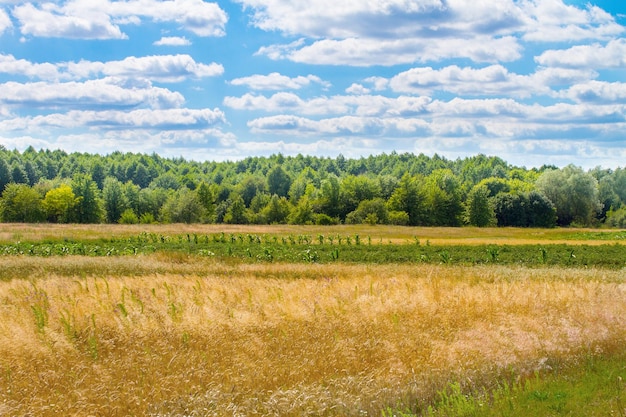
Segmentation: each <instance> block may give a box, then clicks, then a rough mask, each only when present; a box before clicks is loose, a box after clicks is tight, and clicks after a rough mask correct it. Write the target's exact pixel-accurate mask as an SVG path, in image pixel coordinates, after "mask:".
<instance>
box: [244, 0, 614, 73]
mask: <svg viewBox="0 0 626 417" xmlns="http://www.w3.org/2000/svg"><path fill="white" fill-rule="evenodd" d="M239 2H240V3H242V4H243V5H244V6H245V7H247V8H248V9H249V10H251V12H252V14H253V22H254V24H255V25H256V26H257V27H259V28H261V29H263V30H267V31H281V32H283V33H286V34H289V35H292V36H303V37H304V38H303V39H300V40H298V41H296V42H293V43H291V44H275V45H268V46H265V47H262V48H261V49H259V52H258V53H259V54H262V55H266V56H268V57H270V58H271V59H288V60H292V61H295V62H301V63H312V64H324V65H356V66H371V65H396V64H406V63H414V62H428V61H439V60H443V59H448V58H468V59H471V60H472V61H474V62H491V63H496V62H509V61H513V60H516V59H519V58H520V57H521V51H522V47H521V45H520V42H519V39H518V37H519V36H520V35H521V36H522V37H523V39H525V40H528V41H536V42H546V41H549V42H553V41H576V40H582V39H610V38H611V37H614V36H617V35H619V34H621V33H623V31H624V28H623V27H622V26H620V25H619V24H617V23H616V22H615V20H614V18H613V17H612V16H611V15H609V14H608V13H606V12H604V11H602V10H601V9H599V8H597V7H588V8H587V9H580V8H577V7H574V6H568V5H566V4H565V3H563V1H562V0H526V1H513V0H501V1H497V2H493V1H488V0H477V1H472V2H468V1H466V0H447V1H445V2H444V1H440V0H429V1H416V0H413V1H411V0H387V1H385V2H373V1H356V0H353V1H343V2H333V1H330V0H328V1H317V2H309V1H305V0H298V1H290V2H285V1H280V0H239ZM306 39H309V40H310V42H307V41H306Z"/></svg>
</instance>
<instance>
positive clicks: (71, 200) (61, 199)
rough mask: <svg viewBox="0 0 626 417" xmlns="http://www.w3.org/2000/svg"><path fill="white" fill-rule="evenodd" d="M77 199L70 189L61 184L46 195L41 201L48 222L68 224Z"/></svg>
mask: <svg viewBox="0 0 626 417" xmlns="http://www.w3.org/2000/svg"><path fill="white" fill-rule="evenodd" d="M78 202H79V199H78V198H76V195H74V192H73V191H72V187H70V186H69V185H67V184H61V185H60V186H59V187H57V188H53V189H52V190H50V191H48V192H47V193H46V196H45V197H44V199H43V208H44V210H45V212H46V214H47V217H48V220H49V221H51V222H53V223H69V222H70V221H71V220H72V216H73V215H74V210H75V207H76V206H77V205H78Z"/></svg>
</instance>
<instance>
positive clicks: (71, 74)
mask: <svg viewBox="0 0 626 417" xmlns="http://www.w3.org/2000/svg"><path fill="white" fill-rule="evenodd" d="M0 73H5V74H12V75H21V76H26V77H29V78H38V79H42V80H60V79H86V78H91V77H99V76H105V77H124V78H132V79H148V80H153V81H159V82H180V81H184V80H186V79H189V78H196V79H199V78H205V77H215V76H219V75H222V74H223V73H224V67H223V66H222V65H221V64H217V63H210V64H203V63H199V62H196V61H195V60H194V59H193V58H192V57H191V56H189V55H154V56H145V57H134V56H130V57H127V58H125V59H123V60H121V61H107V62H99V61H85V60H82V61H79V62H62V63H56V64H53V63H41V64H38V63H33V62H31V61H27V60H24V59H16V58H15V57H14V56H12V55H2V54H0Z"/></svg>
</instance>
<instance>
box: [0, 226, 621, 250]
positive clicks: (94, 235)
mask: <svg viewBox="0 0 626 417" xmlns="http://www.w3.org/2000/svg"><path fill="white" fill-rule="evenodd" d="M140 233H155V234H162V235H176V234H187V233H191V234H197V235H212V234H219V233H224V234H226V235H229V234H233V235H238V234H244V235H246V234H256V235H265V234H271V235H273V236H278V237H281V238H282V237H288V236H290V235H291V236H297V235H311V236H314V237H316V236H318V235H320V234H323V235H326V236H332V235H340V236H350V235H352V236H354V235H357V234H358V235H360V236H361V238H363V239H366V238H370V239H371V240H372V241H373V242H375V243H382V244H388V243H394V244H402V243H410V244H411V243H414V242H415V239H419V240H420V241H422V242H424V243H425V242H426V241H428V242H430V243H431V244H433V245H484V244H497V245H532V244H570V245H579V244H586V245H600V244H607V243H620V244H624V243H626V231H623V230H615V229H560V228H556V229H528V228H476V227H404V226H380V225H378V226H368V225H338V226H292V225H271V226H267V225H258V226H256V225H226V224H220V225H195V224H194V225H185V224H167V225H154V224H153V225H143V224H142V225H105V224H97V225H89V224H86V225H62V224H9V223H5V224H2V227H1V228H0V243H15V242H16V241H26V242H31V241H42V240H50V241H56V240H72V241H76V240H102V239H104V240H106V239H110V238H111V237H112V236H115V237H116V238H125V237H133V236H136V235H138V234H140Z"/></svg>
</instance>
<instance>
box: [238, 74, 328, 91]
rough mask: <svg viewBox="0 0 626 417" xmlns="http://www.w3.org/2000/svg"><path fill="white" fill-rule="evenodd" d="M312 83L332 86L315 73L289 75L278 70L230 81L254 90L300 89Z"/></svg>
mask: <svg viewBox="0 0 626 417" xmlns="http://www.w3.org/2000/svg"><path fill="white" fill-rule="evenodd" d="M311 83H316V84H320V85H322V86H323V87H326V88H327V87H330V84H329V83H327V82H325V81H323V80H322V79H320V78H319V77H317V76H315V75H310V74H309V75H307V76H306V77H304V76H301V75H300V76H297V77H293V78H291V77H288V76H286V75H282V74H280V73H278V72H272V73H271V74H268V75H258V74H257V75H251V76H249V77H242V78H235V79H234V80H232V81H231V82H230V84H232V85H237V86H240V85H243V86H247V87H248V88H250V89H252V90H284V89H290V90H298V89H300V88H303V87H307V86H309V85H310V84H311Z"/></svg>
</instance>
